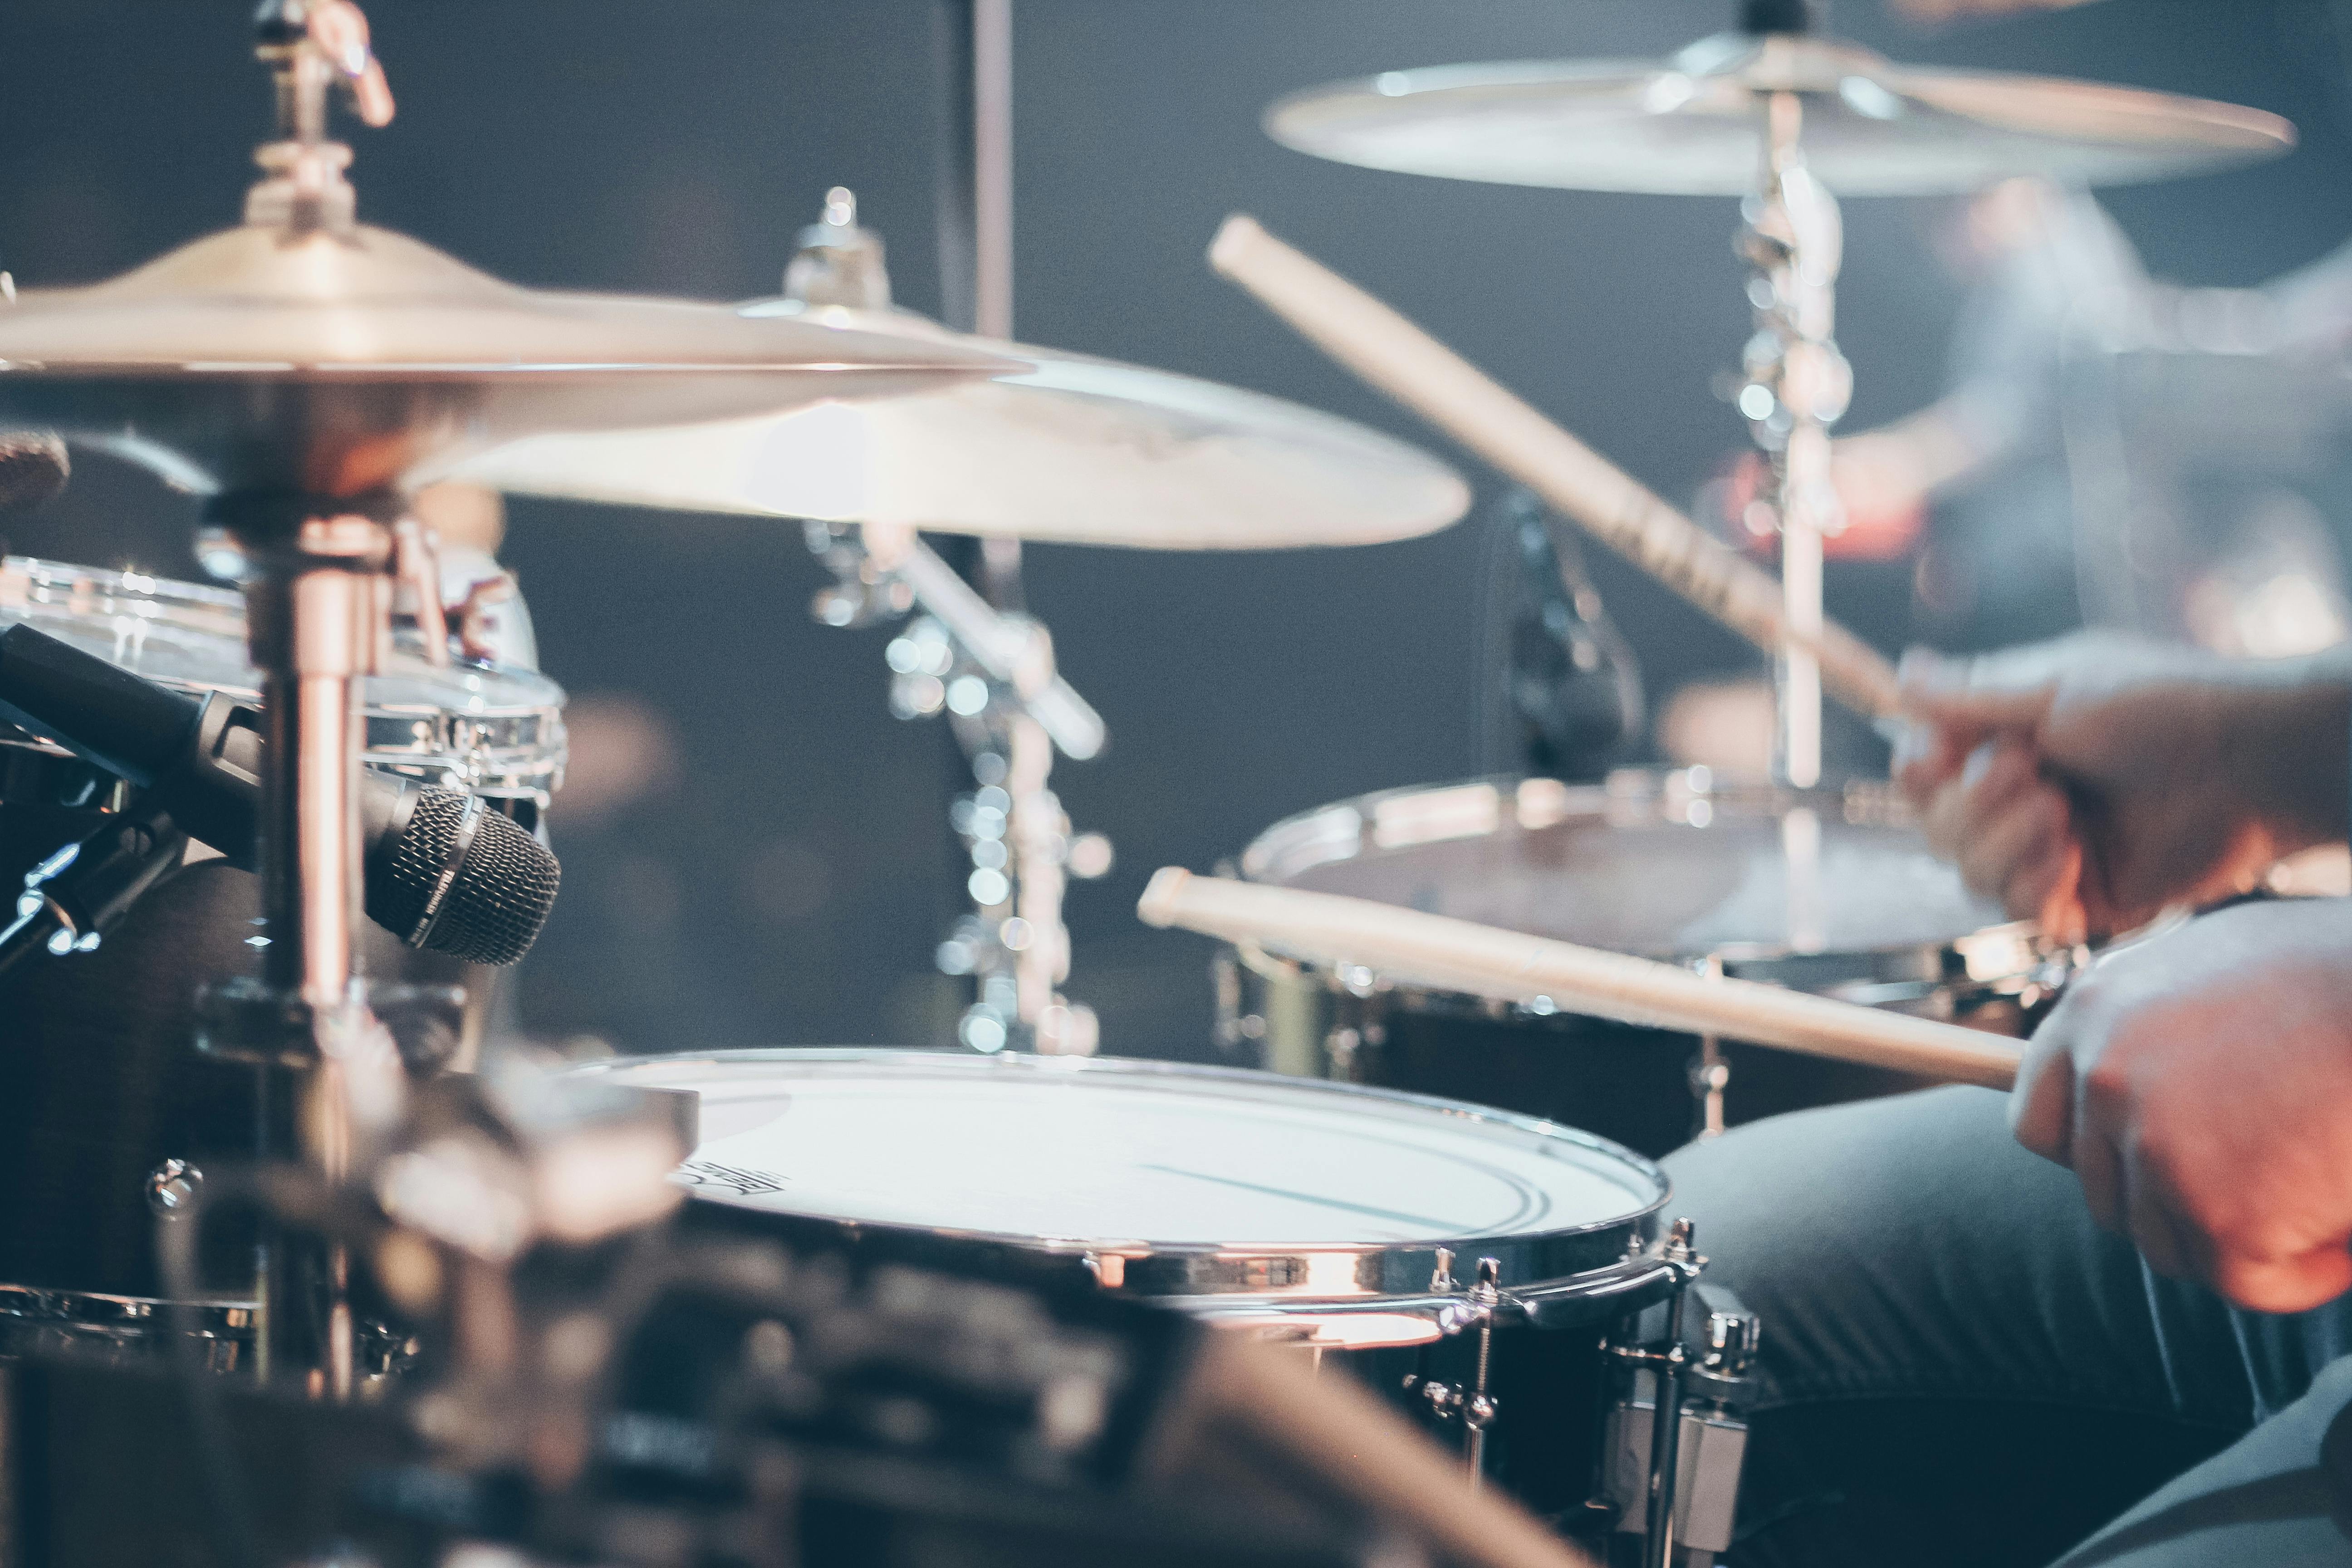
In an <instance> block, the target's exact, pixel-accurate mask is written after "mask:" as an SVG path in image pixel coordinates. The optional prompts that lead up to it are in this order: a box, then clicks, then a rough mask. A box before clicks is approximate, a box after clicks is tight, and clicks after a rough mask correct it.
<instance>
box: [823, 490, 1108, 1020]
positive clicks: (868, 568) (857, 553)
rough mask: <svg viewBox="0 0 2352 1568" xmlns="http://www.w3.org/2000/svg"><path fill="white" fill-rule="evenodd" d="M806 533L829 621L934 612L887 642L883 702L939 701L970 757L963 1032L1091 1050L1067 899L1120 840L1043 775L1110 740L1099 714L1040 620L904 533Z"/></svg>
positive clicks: (945, 962) (950, 957) (871, 529)
mask: <svg viewBox="0 0 2352 1568" xmlns="http://www.w3.org/2000/svg"><path fill="white" fill-rule="evenodd" d="M807 541H808V546H809V549H810V550H811V551H812V552H814V553H816V554H817V555H818V556H820V557H821V558H822V559H823V560H824V563H825V564H826V565H827V566H828V567H829V568H831V570H832V571H833V573H834V575H835V579H836V582H835V585H834V586H832V587H830V588H827V589H825V590H824V591H823V592H821V593H819V594H818V595H817V598H816V606H815V609H816V616H817V618H818V619H819V620H821V621H823V622H824V623H825V624H826V625H828V626H871V625H874V624H877V622H879V621H882V620H885V619H887V618H889V617H890V616H896V615H903V614H906V613H908V611H910V610H913V609H915V608H917V607H918V606H919V607H920V608H921V609H922V610H923V611H924V612H925V613H924V614H923V615H921V616H919V617H918V618H916V619H915V620H913V621H911V622H909V623H908V626H907V627H906V628H905V629H904V630H903V631H902V632H900V633H899V635H898V637H894V638H892V639H891V641H890V644H889V646H888V647H887V648H886V649H885V650H884V658H885V659H886V660H887V662H888V664H889V667H890V671H891V685H890V710H891V711H892V712H893V713H895V714H897V715H898V717H899V718H901V719H910V720H911V719H922V718H929V717H930V716H932V715H934V714H937V713H940V712H941V711H942V710H944V711H945V712H946V714H947V715H948V719H949V721H950V723H951V724H952V725H953V726H954V727H955V731H956V735H957V738H958V740H960V741H961V742H962V744H963V748H964V751H965V752H966V754H967V755H969V756H970V757H971V764H972V777H973V779H974V781H975V782H976V784H978V788H976V789H975V790H974V791H973V792H972V793H971V795H965V796H961V797H959V798H958V799H957V800H956V802H955V803H954V805H953V806H952V807H951V808H950V822H951V823H952V825H953V826H954V827H955V830H956V832H957V834H958V835H959V836H960V837H961V838H962V839H963V842H964V848H965V851H966V853H968V854H969V855H970V856H971V871H970V872H969V873H968V875H967V877H966V879H965V888H966V890H967V891H968V892H969V893H970V895H971V901H972V904H973V905H974V910H973V912H972V913H971V914H969V915H966V916H964V917H963V918H962V919H961V920H960V921H957V922H956V925H955V927H954V928H953V929H952V930H951V931H950V932H949V933H948V936H947V939H946V940H945V941H944V942H940V946H939V951H938V955H937V962H938V965H939V968H940V973H944V974H950V975H956V976H959V977H961V976H970V977H971V978H972V979H973V981H974V982H975V983H976V989H977V992H978V994H977V995H976V996H975V997H974V998H973V1000H972V1001H971V1004H970V1005H968V1006H967V1007H966V1008H965V1009H964V1012H963V1016H962V1017H961V1019H960V1020H959V1021H958V1023H957V1026H956V1036H957V1038H958V1039H959V1040H960V1041H961V1043H962V1044H963V1045H965V1046H966V1047H970V1048H971V1049H972V1050H976V1051H980V1052H982V1053H984V1054H990V1055H993V1054H994V1053H996V1052H998V1051H1003V1050H1006V1049H1013V1050H1034V1051H1037V1052H1040V1053H1043V1054H1045V1055H1048V1056H1080V1057H1083V1056H1092V1055H1093V1054H1094V1052H1095V1049H1096V1047H1097V1043H1098V1039H1099V1032H1100V1031H1099V1028H1098V1026H1097V1023H1096V1020H1095V1015H1094V1010H1093V1009H1092V1008H1090V1007H1087V1006H1086V1005H1084V1004H1082V1003H1076V1002H1072V1001H1070V1000H1069V999H1068V998H1067V997H1066V996H1064V995H1063V994H1061V989H1060V988H1061V985H1062V984H1063V983H1064V982H1065V981H1066V980H1067V979H1068V978H1069V973H1070V937H1069V930H1068V928H1067V927H1066V925H1065V924H1064V923H1063V921H1062V898H1063V893H1064V891H1065V889H1066V887H1067V886H1068V883H1069V880H1070V879H1072V878H1078V879H1090V878H1094V877H1099V876H1102V875H1103V874H1105V873H1106V872H1108V870H1109V869H1110V868H1111V860H1112V851H1111V845H1110V841H1109V840H1108V838H1106V837H1103V836H1102V835H1101V834H1099V833H1074V832H1073V831H1072V828H1071V824H1070V819H1069V816H1068V814H1067V813H1066V812H1065V811H1064V810H1063V809H1062V803H1061V798H1060V797H1059V796H1058V795H1055V793H1054V792H1053V790H1052V789H1050V788H1049V787H1047V781H1048V779H1049V777H1050V776H1051V773H1052V770H1053V764H1054V753H1055V752H1056V751H1059V752H1062V754H1064V755H1065V756H1068V757H1071V758H1073V759H1075V760H1077V761H1081V762H1083V761H1085V760H1087V758H1090V757H1092V756H1094V755H1095V754H1096V753H1097V752H1100V751H1101V750H1102V747H1103V743H1104V741H1105V739H1106V732H1105V730H1104V727H1103V721H1102V719H1101V717H1100V715H1098V714H1097V713H1096V712H1095V710H1094V709H1093V708H1091V707H1090V706H1088V705H1087V701H1086V700H1085V699H1084V698H1082V697H1080V696H1079V695H1078V694H1077V692H1076V690H1074V689H1072V688H1071V686H1070V684H1069V682H1068V681H1066V680H1064V679H1062V678H1061V676H1060V675H1059V674H1058V673H1056V671H1055V667H1054V644H1053V638H1052V637H1050V636H1048V635H1047V633H1046V631H1045V627H1044V626H1040V625H1039V624H1038V623H1036V622H1035V621H1034V620H1031V619H1030V618H1029V617H1028V616H1021V615H1013V614H1008V613H1006V612H1003V611H1000V610H998V609H996V608H995V607H994V606H992V605H990V604H989V603H988V601H987V600H985V599H983V598H982V596H981V595H980V594H979V593H978V592H977V591H976V590H975V589H973V587H972V586H971V584H969V583H966V582H965V581H964V580H963V578H962V577H961V576H960V575H958V574H957V573H956V571H955V569H954V568H953V567H951V566H950V565H949V564H948V563H946V562H945V561H943V560H941V559H940V556H939V555H938V554H937V553H935V552H933V551H932V550H931V548H930V547H929V545H927V544H925V543H923V542H922V541H921V540H919V539H918V538H917V537H916V536H915V534H914V533H913V531H911V530H908V529H903V528H896V527H881V526H873V525H869V526H866V527H863V528H859V527H854V526H843V527H840V528H836V527H835V526H834V525H831V524H827V523H822V522H811V523H809V524H808V525H807Z"/></svg>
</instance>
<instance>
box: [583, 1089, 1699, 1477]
mask: <svg viewBox="0 0 2352 1568" xmlns="http://www.w3.org/2000/svg"><path fill="white" fill-rule="evenodd" d="M577 1070H579V1071H581V1072H583V1073H587V1074H592V1075H594V1076H596V1077H599V1078H602V1079H606V1080H609V1081H614V1082H617V1083H621V1084H625V1085H628V1086H631V1087H634V1088H639V1089H667V1090H686V1091H690V1092H692V1093H693V1094H694V1095H695V1096H696V1098H697V1100H698V1118H699V1125H700V1131H699V1136H698V1141H697V1148H696V1152H695V1154H694V1157H693V1159H692V1160H690V1161H689V1162H688V1163H687V1164H686V1165H685V1166H684V1167H682V1168H681V1170H680V1172H679V1173H678V1180H680V1181H681V1182H683V1183H685V1184H688V1187H689V1188H690V1189H691V1191H692V1193H693V1195H694V1196H696V1197H697V1198H700V1199H704V1200H707V1201H708V1203H709V1204H710V1205H724V1206H725V1207H726V1208H727V1209H730V1210H732V1211H736V1212H737V1213H738V1215H751V1216H758V1217H759V1218H760V1219H761V1220H765V1221H772V1222H773V1223H776V1224H778V1225H780V1226H786V1227H787V1228H793V1229H795V1230H797V1229H799V1228H800V1227H806V1226H816V1227H820V1228H821V1229H823V1230H824V1231H826V1232H827V1233H829V1234H830V1235H833V1236H835V1237H868V1238H877V1237H878V1238H883V1241H884V1244H887V1245H895V1246H898V1247H909V1246H912V1247H917V1248H918V1249H921V1248H944V1249H946V1250H947V1251H948V1252H949V1253H951V1254H956V1255H960V1256H962V1257H964V1258H967V1259H973V1258H981V1257H983V1256H984V1255H986V1254H987V1253H989V1252H991V1251H997V1252H1007V1253H1012V1254H1016V1255H1019V1256H1021V1257H1023V1258H1033V1259H1034V1258H1035V1257H1037V1256H1040V1255H1043V1256H1046V1257H1051V1258H1062V1259H1065V1260H1066V1262H1067V1264H1068V1266H1069V1268H1071V1270H1072V1271H1073V1273H1074V1274H1077V1273H1078V1272H1079V1271H1081V1270H1082V1271H1083V1275H1082V1276H1081V1277H1084V1278H1090V1279H1092V1280H1093V1281H1094V1283H1095V1284H1096V1286H1097V1287H1098V1288H1099V1289H1103V1290H1107V1291H1116V1292H1118V1293H1119V1294H1120V1295H1122V1296H1127V1297H1131V1298H1138V1299H1142V1300H1150V1301H1153V1302H1158V1303H1160V1304H1164V1305H1166V1306H1170V1307H1172V1308H1175V1309H1177V1310H1181V1311H1184V1312H1186V1313H1188V1314H1192V1315H1194V1316H1197V1317H1200V1318H1202V1319H1206V1320H1208V1321H1212V1322H1215V1323H1219V1324H1223V1325H1226V1326H1230V1327H1233V1328H1234V1329H1236V1330H1239V1331H1255V1332H1259V1333H1262V1334H1265V1335H1268V1336H1270V1337H1273V1338H1276V1339H1280V1340H1286V1341H1289V1342H1296V1343H1297V1344H1300V1345H1302V1346H1305V1347H1307V1348H1308V1349H1311V1350H1313V1351H1315V1352H1318V1353H1321V1354H1322V1357H1323V1359H1324V1361H1325V1363H1326V1364H1331V1363H1333V1362H1334V1361H1335V1360H1336V1361H1337V1362H1338V1363H1342V1364H1347V1365H1349V1366H1352V1367H1355V1368H1357V1369H1359V1370H1360V1371H1362V1372H1363V1373H1365V1374H1366V1375H1367V1377H1368V1378H1369V1379H1370V1381H1371V1382H1372V1383H1373V1384H1374V1385H1375V1386H1376V1387H1381V1388H1382V1389H1384V1390H1385V1391H1386V1392H1388V1393H1389V1394H1391V1395H1392V1396H1394V1397H1396V1398H1398V1399H1399V1400H1400V1402H1401V1403H1403V1404H1405V1405H1407V1407H1408V1408H1413V1409H1416V1410H1417V1411H1418V1412H1419V1413H1420V1414H1421V1415H1423V1417H1424V1418H1426V1417H1428V1416H1429V1415H1431V1413H1432V1411H1433V1409H1434V1410H1435V1411H1437V1412H1438V1413H1439V1414H1440V1415H1444V1414H1445V1413H1446V1412H1448V1411H1449V1410H1451V1411H1452V1412H1453V1413H1454V1415H1457V1416H1458V1415H1459V1411H1460V1407H1461V1405H1463V1403H1464V1401H1463V1399H1462V1398H1461V1397H1460V1396H1459V1394H1457V1392H1456V1391H1460V1390H1464V1389H1465V1388H1469V1387H1471V1386H1472V1379H1473V1377H1474V1376H1475V1367H1474V1366H1473V1364H1472V1363H1474V1362H1475V1360H1477V1359H1478V1356H1477V1351H1478V1346H1477V1344H1476V1342H1477V1341H1478V1340H1479V1338H1480V1337H1481V1336H1480V1335H1479V1334H1478V1333H1476V1332H1465V1330H1474V1329H1477V1328H1481V1327H1484V1328H1486V1330H1487V1331H1488V1335H1487V1337H1488V1339H1489V1341H1490V1342H1489V1343H1488V1345H1487V1346H1486V1349H1487V1350H1488V1351H1490V1352H1491V1359H1490V1363H1489V1374H1488V1384H1487V1388H1486V1394H1487V1396H1488V1397H1489V1398H1491V1399H1492V1400H1493V1401H1494V1405H1493V1406H1492V1407H1491V1408H1489V1409H1488V1410H1486V1412H1485V1413H1484V1414H1485V1415H1491V1417H1492V1422H1491V1426H1490V1427H1488V1428H1487V1432H1486V1436H1487V1438H1488V1439H1489V1443H1490V1446H1489V1447H1488V1448H1487V1451H1486V1469H1487V1471H1488V1473H1490V1474H1492V1475H1494V1476H1496V1477H1497V1478H1498V1479H1500V1480H1501V1481H1502V1482H1503V1483H1504V1484H1505V1485H1507V1486H1508V1487H1509V1488H1511V1489H1513V1490H1515V1491H1516V1492H1517V1493H1518V1494H1519V1495H1520V1496H1521V1497H1522V1498H1523V1499H1524V1500H1527V1501H1528V1503H1530V1504H1531V1505H1532V1506H1534V1507H1535V1508H1537V1509H1538V1511H1540V1512H1543V1513H1547V1514H1551V1515H1555V1516H1558V1515H1563V1514H1575V1513H1577V1512H1578V1510H1580V1509H1581V1508H1582V1506H1583V1505H1584V1504H1585V1502H1586V1501H1587V1500H1588V1499H1589V1498H1590V1497H1591V1496H1592V1494H1593V1490H1594V1484H1595V1465H1596V1462H1597V1450H1596V1447H1595V1445H1596V1442H1597V1438H1598V1434H1599V1429H1600V1426H1601V1419H1600V1417H1601V1408H1602V1403H1603V1399H1604V1393H1603V1390H1604V1387H1605V1386H1606V1385H1607V1384H1609V1383H1610V1382H1611V1380H1610V1379H1609V1378H1608V1377H1607V1376H1606V1375H1605V1373H1606V1369H1605V1367H1604V1365H1603V1356H1602V1352H1601V1351H1600V1349H1599V1348H1598V1347H1599V1343H1600V1341H1601V1336H1602V1331H1603V1330H1604V1329H1606V1328H1608V1327H1609V1326H1611V1325H1614V1324H1618V1323H1620V1322H1621V1321H1625V1320H1628V1319H1629V1318H1630V1316H1631V1315H1632V1314H1633V1313H1635V1312H1637V1311H1639V1310H1642V1309H1643V1308H1646V1307H1648V1306H1649V1305H1651V1304H1652V1303H1654V1302H1656V1301H1659V1300H1663V1299H1664V1297H1666V1296H1667V1295H1670V1294H1672V1293H1673V1291H1674V1290H1675V1289H1676V1288H1677V1287H1678V1284H1679V1282H1680V1280H1681V1279H1682V1278H1683V1276H1680V1275H1678V1274H1677V1272H1676V1270H1675V1267H1674V1266H1673V1265H1672V1264H1671V1263H1669V1262H1667V1261H1666V1260H1664V1259H1663V1258H1661V1256H1660V1255H1659V1252H1658V1250H1657V1248H1656V1247H1654V1245H1653V1243H1654V1232H1655V1229H1656V1226H1657V1221H1658V1216H1659V1215H1660V1212H1661V1210H1662V1209H1663V1208H1664V1205H1665V1202H1666V1197H1667V1184H1666V1179H1665V1177H1664V1174H1663V1173H1661V1172H1660V1171H1659V1169H1658V1168H1657V1167H1656V1166H1655V1165H1654V1164H1652V1163H1649V1162H1648V1161H1646V1160H1644V1159H1642V1158H1641V1157H1640V1156H1638V1155H1635V1154H1633V1153H1631V1152H1627V1151H1626V1150H1623V1149H1621V1148H1619V1147H1617V1146H1616V1145H1614V1144H1612V1143H1609V1142H1603V1141H1602V1140H1601V1139H1599V1138H1595V1137H1592V1136H1591V1135H1590V1134H1588V1133H1584V1132H1580V1131H1575V1130H1573V1129H1571V1128H1568V1127H1562V1126H1559V1125H1557V1124H1555V1123H1551V1122H1547V1121H1538V1120H1536V1119H1534V1118H1530V1117H1524V1116H1517V1115H1514V1114H1511V1113H1509V1112H1507V1111H1496V1110H1483V1109H1480V1108H1478V1107H1475V1106H1470V1105H1462V1104H1456V1103H1454V1102H1451V1101H1447V1100H1432V1099H1426V1098H1423V1097H1422V1096H1418V1095H1408V1094H1398V1093H1392V1092H1389V1091H1385V1090H1381V1089H1360V1088H1355V1087H1351V1086H1347V1085H1340V1084H1330V1083H1317V1082H1311V1081H1307V1080H1303V1079H1291V1078H1283V1077H1280V1076H1277V1075H1275V1074H1270V1073H1261V1072H1249V1071H1237V1070H1234V1069H1231V1068H1200V1067H1189V1066H1179V1065H1174V1064H1165V1063H1153V1062H1141V1061H1133V1060H1119V1059H1116V1058H1070V1057H1034V1056H1018V1055H1004V1056H997V1057H979V1056H967V1055H960V1054H959V1055H948V1054H935V1053H931V1052H924V1051H906V1050H887V1049H883V1050H870V1049H869V1050H848V1049H843V1050H835V1049H789V1050H765V1051H728V1052H719V1053H716V1054H713V1055H709V1056H699V1057H687V1056H680V1057H656V1058H637V1059H634V1060H624V1061H615V1062H604V1063H595V1064H592V1065H590V1066H587V1067H583V1068H579V1069H577ZM922 1255H923V1256H926V1257H928V1258H934V1259H935V1258H937V1257H938V1254H937V1252H930V1253H928V1254H922ZM1487 1259H1491V1260H1492V1275H1493V1278H1492V1279H1491V1281H1490V1283H1491V1286H1492V1291H1491V1292H1490V1293H1488V1294H1486V1295H1482V1294H1481V1291H1480V1287H1479V1278H1478V1274H1479V1269H1480V1268H1481V1265H1482V1262H1483V1261H1484V1260H1487ZM1408 1378H1411V1379H1412V1391H1411V1392H1410V1393H1408V1392H1407V1390H1406V1387H1405V1384H1406V1379H1408ZM1433 1388H1434V1389H1436V1390H1438V1391H1439V1393H1437V1394H1432V1393H1431V1392H1430V1391H1431V1390H1432V1389H1433ZM1449 1400H1451V1401H1452V1404H1451V1405H1449V1404H1448V1401H1449ZM1483 1424H1484V1423H1483V1422H1482V1425H1483ZM1457 1436H1458V1424H1457Z"/></svg>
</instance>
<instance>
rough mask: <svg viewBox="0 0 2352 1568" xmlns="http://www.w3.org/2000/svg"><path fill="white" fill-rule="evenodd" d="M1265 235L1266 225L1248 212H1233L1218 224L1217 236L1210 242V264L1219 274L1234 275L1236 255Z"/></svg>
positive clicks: (1228, 276) (1227, 276)
mask: <svg viewBox="0 0 2352 1568" xmlns="http://www.w3.org/2000/svg"><path fill="white" fill-rule="evenodd" d="M1264 238H1265V225H1263V224H1261V223H1259V222H1258V221H1257V219H1255V218H1254V217H1252V216H1250V215H1249V214H1247V213H1232V214H1228V215H1227V216H1226V218H1225V221H1224V222H1223V223H1221V224H1219V225H1218V226H1217V237H1216V238H1214V239H1213V240H1211V241H1210V242H1209V265H1210V266H1211V267H1212V268H1214V269H1215V270H1216V271H1217V272H1218V274H1219V275H1221V276H1223V277H1226V278H1230V277H1232V276H1233V275H1234V269H1233V262H1234V256H1235V255H1236V254H1237V253H1238V252H1240V251H1241V250H1242V249H1243V248H1244V247H1246V246H1248V245H1250V244H1252V243H1254V242H1255V241H1257V240H1260V239H1264Z"/></svg>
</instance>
